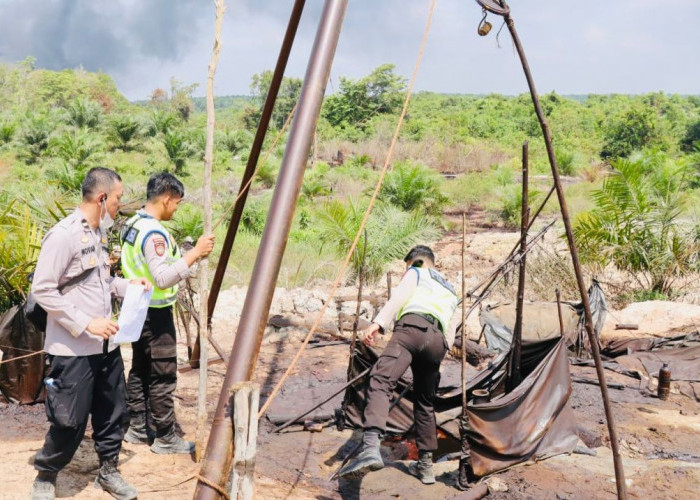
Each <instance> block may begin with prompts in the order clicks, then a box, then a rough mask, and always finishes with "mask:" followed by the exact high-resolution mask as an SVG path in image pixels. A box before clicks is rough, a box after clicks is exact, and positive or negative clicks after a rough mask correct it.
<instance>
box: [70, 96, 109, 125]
mask: <svg viewBox="0 0 700 500" xmlns="http://www.w3.org/2000/svg"><path fill="white" fill-rule="evenodd" d="M66 111H67V112H68V124H69V125H73V126H74V127H78V128H88V129H94V128H96V127H97V126H98V125H99V124H100V121H101V120H102V108H101V107H100V105H99V104H97V103H96V102H95V101H93V100H90V99H75V100H74V101H73V102H72V103H70V105H68V107H67V108H66Z"/></svg>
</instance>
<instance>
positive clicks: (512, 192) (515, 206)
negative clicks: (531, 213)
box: [501, 184, 541, 229]
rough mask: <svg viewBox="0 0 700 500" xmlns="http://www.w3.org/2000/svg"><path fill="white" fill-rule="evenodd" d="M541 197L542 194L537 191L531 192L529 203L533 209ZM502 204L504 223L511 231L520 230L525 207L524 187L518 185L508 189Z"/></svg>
mask: <svg viewBox="0 0 700 500" xmlns="http://www.w3.org/2000/svg"><path fill="white" fill-rule="evenodd" d="M540 195H541V193H540V192H539V191H537V190H536V189H530V190H529V192H528V201H529V205H530V206H531V207H532V206H533V205H536V204H537V201H538V200H539V198H540ZM501 203H502V208H501V218H502V219H503V222H505V224H506V226H507V227H509V228H511V229H515V228H519V227H520V219H521V215H522V205H523V188H522V186H521V185H520V184H516V185H512V186H508V187H506V188H505V189H504V190H503V192H502V194H501ZM531 210H532V209H531Z"/></svg>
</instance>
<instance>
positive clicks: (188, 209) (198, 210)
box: [168, 203, 204, 243]
mask: <svg viewBox="0 0 700 500" xmlns="http://www.w3.org/2000/svg"><path fill="white" fill-rule="evenodd" d="M168 230H169V231H170V233H171V234H172V236H173V238H175V241H177V242H178V243H182V242H183V241H185V239H186V238H188V237H189V238H192V241H194V242H196V241H197V239H198V238H199V237H200V236H202V233H203V232H204V211H203V210H202V207H200V206H198V205H195V204H194V203H187V204H183V205H182V206H181V207H180V208H178V210H177V212H175V215H174V216H173V218H172V220H171V221H170V222H169V223H168Z"/></svg>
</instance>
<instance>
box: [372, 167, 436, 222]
mask: <svg viewBox="0 0 700 500" xmlns="http://www.w3.org/2000/svg"><path fill="white" fill-rule="evenodd" d="M379 197H380V199H381V200H383V201H386V202H388V203H391V204H392V205H396V206H397V207H399V208H401V209H403V210H407V211H410V210H418V209H420V210H425V211H426V212H427V213H429V214H432V215H437V214H439V213H440V212H441V211H442V207H443V206H444V205H445V203H446V202H447V197H446V196H445V195H443V194H442V192H441V191H440V179H439V178H438V175H437V174H436V173H435V172H434V171H432V170H430V169H429V168H427V167H424V166H422V165H420V164H411V163H399V164H397V165H396V166H395V167H394V170H392V171H391V172H389V174H387V176H386V178H385V179H384V183H383V184H382V188H381V191H380V193H379Z"/></svg>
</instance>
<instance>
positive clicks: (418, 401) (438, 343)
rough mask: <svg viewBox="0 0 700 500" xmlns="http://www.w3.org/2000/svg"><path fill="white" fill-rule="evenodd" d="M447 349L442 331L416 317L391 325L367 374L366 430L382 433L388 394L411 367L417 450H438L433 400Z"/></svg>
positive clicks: (386, 413) (387, 411) (387, 405)
mask: <svg viewBox="0 0 700 500" xmlns="http://www.w3.org/2000/svg"><path fill="white" fill-rule="evenodd" d="M446 352H447V347H446V346H445V340H444V337H443V335H442V332H441V331H440V330H439V329H438V327H437V326H436V325H435V324H434V323H433V322H431V321H429V320H427V319H426V318H424V317H422V316H419V315H417V314H407V315H405V316H403V317H402V318H401V319H400V320H399V321H398V322H397V323H396V325H395V326H394V334H393V335H392V337H391V340H389V343H388V344H387V346H386V348H385V349H384V352H382V355H381V356H380V357H379V359H378V360H377V363H376V364H375V365H374V367H373V368H372V371H371V372H370V382H369V389H368V391H367V406H366V407H365V412H364V428H365V430H370V429H377V430H379V431H381V432H383V431H384V430H385V429H386V421H387V418H388V417H389V406H390V399H391V395H392V393H393V391H394V388H395V387H396V382H397V381H398V380H399V379H400V378H401V375H403V373H404V372H405V371H406V369H407V368H408V367H409V366H410V367H411V371H412V372H413V394H414V395H415V403H414V404H413V417H414V419H415V426H416V445H417V446H418V449H419V450H424V451H433V450H435V449H437V435H436V430H435V411H434V409H433V401H434V400H435V391H436V390H437V386H438V383H439V381H440V363H441V362H442V359H443V358H444V357H445V353H446Z"/></svg>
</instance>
